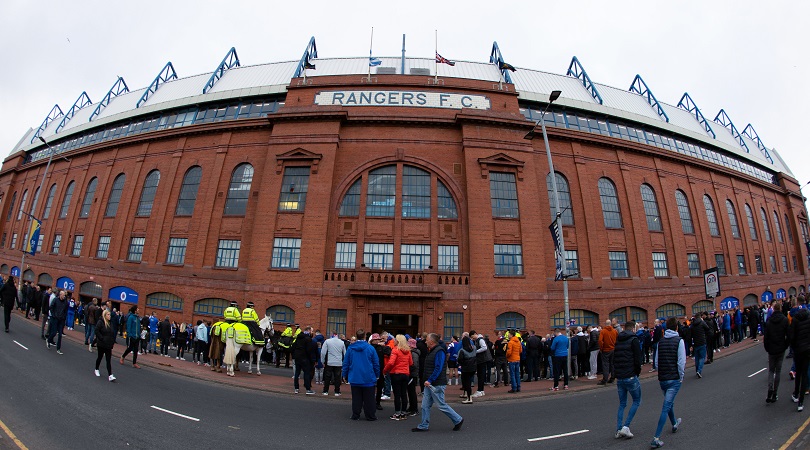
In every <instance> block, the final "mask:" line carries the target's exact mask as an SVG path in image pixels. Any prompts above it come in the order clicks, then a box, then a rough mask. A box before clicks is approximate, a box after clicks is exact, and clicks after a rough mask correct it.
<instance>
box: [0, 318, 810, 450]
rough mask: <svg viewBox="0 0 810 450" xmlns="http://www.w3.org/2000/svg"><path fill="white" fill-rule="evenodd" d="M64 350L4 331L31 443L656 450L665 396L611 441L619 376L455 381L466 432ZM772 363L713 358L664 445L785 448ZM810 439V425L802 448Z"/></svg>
mask: <svg viewBox="0 0 810 450" xmlns="http://www.w3.org/2000/svg"><path fill="white" fill-rule="evenodd" d="M26 348H27V349H26ZM63 351H64V353H65V354H64V355H61V356H60V355H57V354H56V351H55V349H53V348H52V349H51V350H47V349H46V348H45V344H44V341H42V340H41V339H40V336H39V328H38V327H35V326H34V324H33V323H32V322H28V323H26V322H25V321H24V320H22V319H21V318H20V316H18V315H15V316H14V318H13V320H12V326H11V333H9V334H5V333H0V380H2V387H1V388H0V421H2V422H3V423H4V424H5V425H6V426H7V427H8V429H9V430H10V431H11V432H12V433H13V434H14V435H15V436H16V437H17V439H19V441H20V442H21V443H22V444H23V445H25V446H26V447H27V448H29V449H69V448H83V449H96V448H98V449H107V448H129V449H140V448H153V449H154V448H214V447H220V446H223V445H227V446H230V447H236V448H244V449H247V448H257V447H258V448H285V449H286V448H295V449H298V448H309V449H311V448H330V449H344V448H346V449H348V448H358V447H360V446H362V447H365V448H397V447H406V446H407V447H412V446H418V447H419V448H424V449H429V448H448V447H450V446H452V447H454V448H521V449H523V448H525V449H531V448H543V449H557V448H560V449H563V448H565V449H570V448H622V449H642V448H649V442H650V439H651V438H652V435H653V432H654V431H655V426H656V422H657V420H658V414H659V412H660V408H661V402H662V395H661V391H660V389H659V388H658V383H657V382H656V381H654V380H649V381H644V382H642V397H643V400H642V405H641V407H640V408H639V410H638V413H637V414H636V417H635V420H634V421H633V424H632V426H631V430H632V431H633V433H634V434H635V435H636V437H635V438H634V439H633V440H629V441H627V440H615V439H614V438H613V435H614V433H615V422H616V407H617V403H618V400H617V395H616V389H615V387H613V386H609V387H603V388H598V389H593V390H585V391H580V392H562V391H561V392H559V393H556V394H555V395H544V396H542V397H538V398H525V399H506V400H503V401H496V402H479V403H475V404H473V405H461V404H459V403H458V400H459V399H458V397H457V396H456V395H455V394H456V392H457V391H456V389H455V387H452V388H448V397H449V398H450V400H451V405H452V406H453V408H455V409H456V411H458V412H459V413H460V414H462V415H463V416H464V419H465V421H464V427H463V429H462V430H461V431H460V432H453V431H451V426H452V424H451V423H450V421H449V420H448V419H447V418H445V417H444V416H443V415H442V414H441V413H440V412H439V411H437V410H436V409H435V408H434V411H433V415H432V421H431V430H430V432H429V433H418V434H417V433H411V432H410V429H411V428H412V427H414V426H416V425H417V423H418V421H417V420H415V419H417V418H416V417H413V418H409V419H408V420H407V421H404V422H395V421H391V420H388V419H387V417H388V415H390V414H391V413H392V406H393V405H392V404H391V402H385V403H384V406H385V410H384V411H382V412H381V413H380V414H378V417H379V418H380V419H381V420H378V421H377V422H366V421H363V420H360V421H351V420H349V415H350V406H349V401H348V398H347V397H349V395H344V397H342V398H340V399H335V398H333V397H330V398H322V397H321V396H320V395H315V396H304V395H303V394H299V395H292V394H274V393H267V392H256V391H251V390H248V389H244V388H237V387H233V386H229V385H228V384H226V383H222V382H218V383H214V382H209V381H202V380H197V379H192V378H188V377H184V376H179V375H176V374H171V373H166V372H164V371H161V370H158V369H150V368H144V369H140V370H138V369H134V368H132V367H131V365H130V364H129V363H127V365H126V366H120V365H119V364H118V362H117V361H114V362H113V371H114V373H115V374H116V376H117V377H118V381H117V382H115V383H110V382H108V381H107V378H106V373H105V370H104V365H103V363H102V368H101V372H102V377H100V378H97V377H95V376H94V375H93V364H94V362H95V357H96V354H95V353H92V354H91V353H89V352H88V351H87V348H86V347H82V346H80V345H78V344H76V343H74V342H72V341H69V340H65V341H63ZM766 363H767V358H766V356H765V353H764V351H763V350H762V348H761V346H758V347H754V348H751V349H747V350H743V351H740V352H739V353H736V354H733V355H729V356H727V357H724V358H718V359H716V360H715V363H714V364H712V365H708V366H706V369H705V370H704V377H703V379H700V380H698V379H696V378H694V371H693V370H690V371H688V373H687V376H686V380H685V382H684V385H683V387H682V389H681V391H680V393H679V394H678V397H677V400H676V404H675V411H676V414H677V416H678V417H682V418H683V424H682V426H681V431H680V432H679V433H678V434H675V435H672V434H670V432H669V426H667V428H666V429H665V432H664V434H663V436H662V440H663V441H664V442H665V444H666V445H665V448H689V447H690V446H692V447H693V446H695V445H698V446H700V447H703V448H715V449H732V448H734V449H739V448H745V449H773V448H780V446H782V445H783V444H784V443H785V442H786V441H787V440H788V439H789V438H790V437H791V436H792V435H793V434H794V433H795V432H796V430H797V429H799V427H801V426H802V425H803V424H804V423H805V420H807V419H808V417H810V410H808V411H805V412H804V413H797V412H796V408H795V405H794V404H793V403H792V402H791V401H790V392H791V389H792V382H790V381H788V379H787V370H788V369H789V364H790V360H786V366H785V368H784V371H783V374H784V375H785V379H784V380H783V382H782V388H781V389H780V391H781V392H780V399H779V402H777V403H776V404H773V405H766V404H765V401H764V400H765V394H766V391H767V388H766V385H765V373H766V372H760V373H758V374H756V375H753V376H750V377H749V375H752V374H754V373H755V372H757V371H759V370H760V369H762V368H764V367H765V366H766ZM219 380H220V381H222V379H221V378H219ZM572 383H576V382H572ZM344 392H346V393H348V392H349V389H345V390H344ZM158 408H160V409H158ZM164 410H165V411H170V412H173V413H177V414H182V415H185V416H187V417H181V416H177V415H173V414H171V413H169V412H165V411H164ZM582 430H587V431H582ZM578 431H579V432H580V433H579V434H573V435H570V436H563V437H557V438H552V439H547V440H542V441H530V439H534V438H541V437H548V436H554V435H559V434H565V433H573V432H578ZM0 436H1V438H0V449H12V448H17V446H16V445H15V443H14V442H12V441H11V439H10V438H9V436H8V435H7V434H6V433H4V432H3V431H2V430H0ZM400 439H402V441H400ZM806 440H807V436H806V434H803V435H801V436H799V439H797V440H796V444H801V443H804V442H806ZM794 445H795V444H794Z"/></svg>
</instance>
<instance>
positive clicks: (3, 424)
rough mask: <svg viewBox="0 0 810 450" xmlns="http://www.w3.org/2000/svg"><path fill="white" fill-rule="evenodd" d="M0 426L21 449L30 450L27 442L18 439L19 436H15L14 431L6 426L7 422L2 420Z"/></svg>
mask: <svg viewBox="0 0 810 450" xmlns="http://www.w3.org/2000/svg"><path fill="white" fill-rule="evenodd" d="M0 428H2V429H3V431H5V433H6V434H7V435H8V437H9V438H11V440H12V442H14V443H15V444H16V445H17V447H19V448H20V450H28V447H26V446H25V444H23V443H22V441H20V440H19V439H17V436H15V435H14V433H12V432H11V430H10V429H9V428H8V427H7V426H6V424H5V423H3V421H2V420H0Z"/></svg>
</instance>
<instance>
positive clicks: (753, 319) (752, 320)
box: [748, 306, 759, 342]
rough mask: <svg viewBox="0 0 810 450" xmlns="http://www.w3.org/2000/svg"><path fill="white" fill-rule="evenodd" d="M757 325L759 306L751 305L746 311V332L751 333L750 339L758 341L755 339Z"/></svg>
mask: <svg viewBox="0 0 810 450" xmlns="http://www.w3.org/2000/svg"><path fill="white" fill-rule="evenodd" d="M758 325H759V308H757V307H756V306H752V307H751V310H750V311H748V333H749V334H750V335H751V339H753V340H754V342H759V339H757V327H758Z"/></svg>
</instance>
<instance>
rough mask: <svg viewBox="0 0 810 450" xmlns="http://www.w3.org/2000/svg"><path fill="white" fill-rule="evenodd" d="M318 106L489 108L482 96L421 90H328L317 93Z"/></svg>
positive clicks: (487, 101)
mask: <svg viewBox="0 0 810 450" xmlns="http://www.w3.org/2000/svg"><path fill="white" fill-rule="evenodd" d="M315 104H316V105H319V106H327V105H340V106H406V107H417V108H448V109H461V108H471V109H489V108H490V102H489V98H487V97H486V96H483V95H470V94H452V93H448V92H422V91H326V92H319V93H318V95H316V96H315Z"/></svg>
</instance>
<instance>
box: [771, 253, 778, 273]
mask: <svg viewBox="0 0 810 450" xmlns="http://www.w3.org/2000/svg"><path fill="white" fill-rule="evenodd" d="M769 259H770V264H771V273H776V272H777V270H776V256H773V255H771V256H770V257H769Z"/></svg>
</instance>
